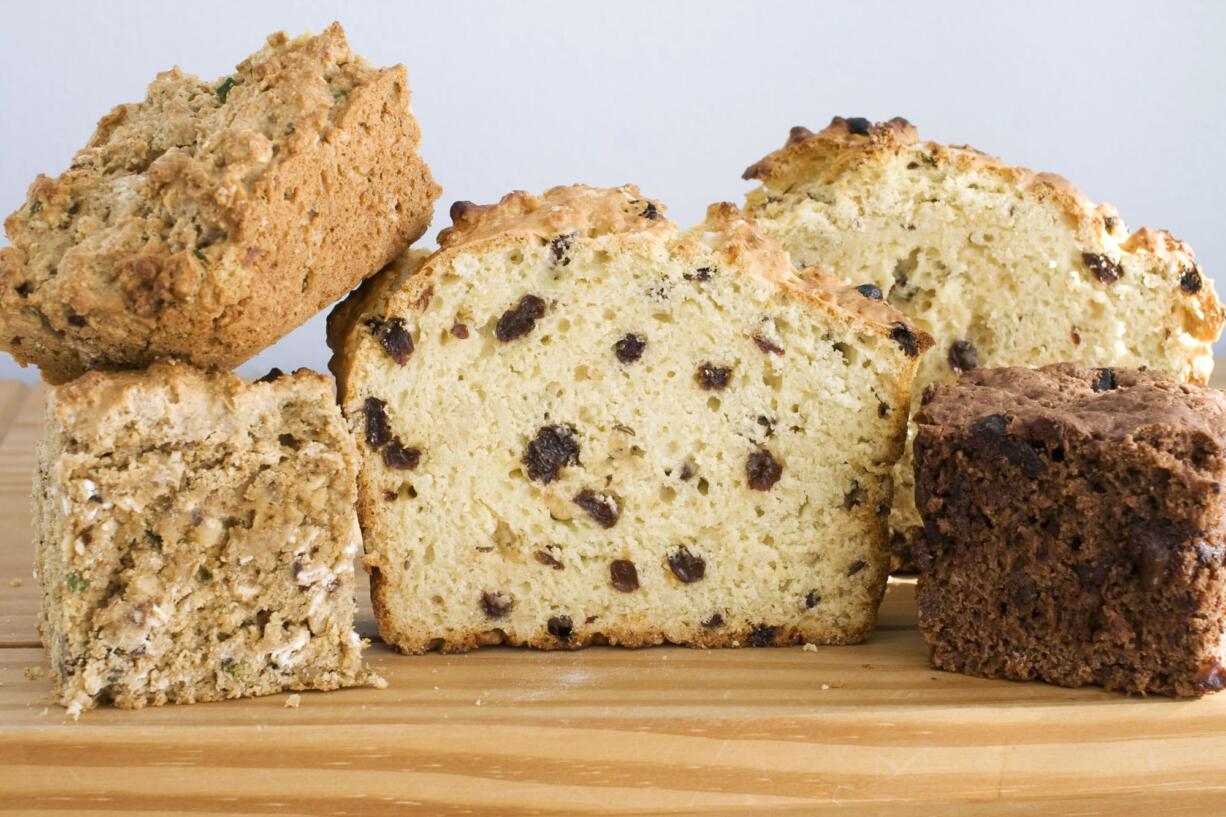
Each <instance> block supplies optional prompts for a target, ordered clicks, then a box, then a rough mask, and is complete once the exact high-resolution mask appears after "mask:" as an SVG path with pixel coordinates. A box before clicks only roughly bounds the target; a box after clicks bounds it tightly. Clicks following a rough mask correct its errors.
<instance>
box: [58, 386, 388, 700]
mask: <svg viewBox="0 0 1226 817" xmlns="http://www.w3.org/2000/svg"><path fill="white" fill-rule="evenodd" d="M356 471H357V455H356V451H355V450H354V445H353V441H352V439H351V438H350V436H349V433H348V430H347V429H346V428H345V425H344V421H343V419H342V417H341V414H340V411H339V410H338V409H337V407H336V405H335V402H334V399H333V384H332V381H331V378H327V377H323V376H321V375H318V374H315V373H314V372H308V371H306V370H302V371H299V372H297V373H295V374H293V375H282V376H281V377H279V378H277V379H275V380H274V381H271V382H258V383H253V384H251V385H247V384H245V383H243V382H242V381H241V380H240V379H239V378H237V377H235V376H234V375H231V374H228V373H226V374H223V373H214V374H205V373H202V372H200V371H198V370H196V369H194V368H192V367H190V366H188V365H186V364H182V363H172V362H165V363H157V364H155V365H154V366H152V367H151V368H150V369H149V370H148V371H147V372H120V373H102V372H91V373H89V374H87V375H85V376H84V377H82V378H79V379H78V380H75V381H73V382H72V383H69V384H68V385H64V386H60V387H58V388H56V389H54V390H52V391H51V392H50V393H49V396H48V404H47V411H46V433H45V435H44V439H43V441H42V443H41V445H40V447H39V466H38V476H37V478H36V482H35V488H34V528H35V535H36V537H37V564H36V573H37V575H38V578H39V581H40V584H41V588H42V609H41V613H40V615H39V630H40V632H41V634H42V639H43V644H44V645H45V646H46V648H47V651H48V653H49V655H50V659H51V668H52V672H53V674H54V677H55V680H56V689H57V694H58V696H59V700H60V702H61V703H63V704H64V705H65V706H67V707H68V708H69V711H70V713H72V714H73V715H74V716H75V715H77V714H79V713H80V712H81V711H82V710H85V709H89V708H92V707H93V706H94V705H95V704H96V703H99V702H110V703H113V704H115V705H116V706H120V707H123V708H139V707H142V706H145V705H146V704H152V705H159V704H165V703H192V702H195V701H215V700H221V699H225V698H237V697H242V696H248V695H268V694H271V693H274V692H280V691H283V690H288V689H297V690H301V689H337V688H339V687H348V686H357V685H363V684H375V685H378V684H380V683H382V682H381V680H380V679H379V678H378V676H376V675H375V674H374V673H372V672H371V671H370V670H369V669H367V668H366V667H365V666H364V665H363V663H362V657H361V649H362V640H361V639H360V638H359V637H358V635H357V633H356V632H354V629H353V618H354V612H355V601H354V574H353V569H354V558H355V557H356V555H357V553H358V550H359V548H360V547H361V533H360V529H359V527H358V520H357V514H356V512H355V510H354V501H355V498H356V497H355V495H356V490H357V488H356V482H355V480H356Z"/></svg>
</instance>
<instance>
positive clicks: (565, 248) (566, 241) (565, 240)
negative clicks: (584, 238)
mask: <svg viewBox="0 0 1226 817" xmlns="http://www.w3.org/2000/svg"><path fill="white" fill-rule="evenodd" d="M575 235H576V234H575V233H565V234H563V235H560V236H558V237H556V238H554V240H553V241H550V242H549V252H550V253H552V254H553V261H554V263H555V264H557V265H558V266H559V267H564V266H566V265H567V264H569V263H570V255H569V254H568V253H569V251H570V248H571V243H572V242H573V241H574V239H575Z"/></svg>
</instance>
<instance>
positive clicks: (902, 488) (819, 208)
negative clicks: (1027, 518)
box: [745, 117, 1223, 565]
mask: <svg viewBox="0 0 1226 817" xmlns="http://www.w3.org/2000/svg"><path fill="white" fill-rule="evenodd" d="M745 178H747V179H757V180H759V181H761V182H762V186H761V187H759V188H757V189H756V190H754V191H752V192H751V193H750V194H749V196H748V201H747V204H746V210H747V212H748V213H749V214H750V215H751V216H752V217H753V218H754V219H756V220H757V221H758V223H759V225H760V226H761V228H762V229H763V231H765V232H766V233H768V234H770V235H771V236H773V237H774V238H776V239H778V240H779V242H780V243H782V244H783V245H784V247H785V248H786V249H787V250H788V252H789V253H790V254H791V255H792V258H793V259H794V261H795V262H796V263H797V264H798V265H801V266H811V265H812V266H816V267H818V268H820V269H822V270H824V271H826V272H829V273H832V274H834V275H837V276H839V277H841V278H843V279H844V280H846V281H848V282H849V283H852V284H867V285H871V286H875V287H878V288H879V289H880V290H881V292H882V293H884V294H885V298H886V300H887V301H888V302H889V303H890V304H891V305H893V306H895V307H897V308H898V309H900V310H901V311H903V312H905V313H906V314H907V315H908V316H909V317H910V318H911V319H913V320H914V321H915V322H916V324H917V325H918V326H919V327H920V328H922V329H924V330H925V331H927V332H928V333H929V334H931V335H932V336H933V337H934V338H935V339H936V349H935V350H934V351H933V353H932V354H930V355H927V356H926V357H925V358H924V361H923V363H922V364H921V366H920V371H919V374H918V375H917V377H916V380H915V389H916V394H919V392H920V391H921V390H922V389H923V387H924V386H926V385H928V384H929V383H939V382H948V381H951V380H953V379H954V378H955V377H956V375H957V373H958V372H959V371H967V370H970V369H973V368H975V367H977V366H983V367H991V366H1037V365H1041V364H1046V363H1056V362H1059V361H1074V362H1082V363H1086V364H1088V365H1097V366H1148V367H1150V368H1154V369H1160V370H1163V371H1167V372H1170V373H1171V374H1173V375H1174V376H1175V377H1177V378H1178V379H1180V380H1184V381H1189V382H1196V383H1203V382H1205V381H1206V380H1207V379H1208V377H1209V373H1210V370H1211V368H1212V365H1213V359H1212V356H1211V344H1212V343H1213V341H1214V340H1216V339H1217V337H1218V333H1219V332H1220V331H1221V328H1222V318H1223V312H1222V307H1221V304H1219V303H1218V300H1217V297H1216V296H1215V295H1214V292H1213V287H1212V285H1211V284H1210V282H1209V280H1208V279H1207V278H1206V277H1205V275H1204V272H1203V271H1202V270H1201V268H1200V267H1199V266H1197V264H1196V262H1195V260H1194V258H1193V256H1192V252H1191V250H1190V249H1189V248H1188V247H1187V246H1186V245H1184V244H1183V243H1181V242H1179V241H1177V240H1176V239H1174V238H1173V237H1171V236H1170V235H1169V234H1168V233H1165V232H1162V231H1154V230H1147V229H1141V230H1139V231H1137V232H1135V233H1132V234H1130V233H1129V232H1128V230H1127V228H1126V227H1125V226H1124V223H1123V221H1122V220H1121V219H1120V217H1119V215H1118V214H1117V213H1116V212H1115V211H1114V210H1113V209H1112V208H1111V207H1109V206H1107V205H1099V206H1094V205H1093V204H1091V203H1090V202H1089V201H1087V200H1086V198H1085V196H1083V195H1082V194H1081V193H1080V192H1079V191H1078V190H1077V189H1075V188H1074V187H1073V186H1072V185H1070V184H1069V183H1068V182H1067V181H1065V180H1064V179H1062V178H1060V177H1059V176H1053V175H1051V174H1047V173H1040V174H1036V173H1032V172H1030V171H1029V170H1025V169H1022V168H1016V167H1009V166H1007V165H1005V164H1003V163H1001V162H1000V161H998V160H996V159H993V158H991V157H989V156H985V155H984V154H982V153H980V152H979V151H977V150H974V149H973V148H969V147H951V146H945V145H939V144H936V143H933V142H922V141H920V140H919V139H918V137H917V135H916V132H915V129H914V128H913V127H912V126H911V125H910V124H909V123H908V122H907V121H906V120H904V119H892V120H890V121H889V122H885V123H879V124H876V125H873V124H871V123H869V122H868V121H867V120H864V119H843V118H841V117H836V118H835V120H834V121H833V122H832V123H831V124H830V126H829V127H827V128H826V129H825V130H823V131H821V132H820V133H812V132H810V131H808V130H806V129H804V128H793V130H792V133H791V136H790V138H789V139H788V143H787V145H785V146H784V147H783V149H781V150H778V151H776V152H775V153H772V154H770V155H769V156H767V157H766V158H765V159H763V160H762V161H760V162H758V163H757V164H754V165H753V166H751V167H750V168H749V169H748V170H747V171H746V172H745ZM895 483H896V494H895V502H894V511H893V517H892V520H891V525H892V527H893V528H894V529H895V531H896V532H897V533H898V536H896V542H898V543H899V544H901V545H904V546H905V538H904V536H903V534H905V533H907V532H909V531H911V530H912V529H913V528H914V526H916V525H918V524H919V518H918V516H917V515H916V511H915V504H914V499H913V496H912V481H911V458H910V455H909V454H907V455H906V456H904V458H903V459H902V460H901V461H900V462H899V465H898V470H897V472H896V474H895ZM906 561H909V559H908V558H907V556H906V553H905V547H904V548H902V549H900V553H899V565H901V564H902V563H903V562H906Z"/></svg>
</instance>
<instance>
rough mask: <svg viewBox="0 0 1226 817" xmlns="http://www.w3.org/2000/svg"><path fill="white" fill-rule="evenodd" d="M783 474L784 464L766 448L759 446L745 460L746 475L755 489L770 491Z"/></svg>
mask: <svg viewBox="0 0 1226 817" xmlns="http://www.w3.org/2000/svg"><path fill="white" fill-rule="evenodd" d="M782 476H783V466H782V465H780V464H779V462H778V461H777V460H776V459H775V456H774V455H773V454H771V452H769V451H767V450H766V449H765V448H759V449H758V450H757V451H754V452H753V453H752V454H750V455H749V458H748V459H746V460H745V477H746V479H748V480H749V487H750V488H753V489H754V490H755V491H769V490H770V489H771V488H773V487H774V485H775V483H776V482H778V481H779V478H780V477H782Z"/></svg>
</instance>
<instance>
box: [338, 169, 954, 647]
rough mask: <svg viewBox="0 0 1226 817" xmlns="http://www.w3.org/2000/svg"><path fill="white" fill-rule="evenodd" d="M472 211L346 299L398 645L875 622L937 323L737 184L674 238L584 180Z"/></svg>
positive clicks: (729, 637) (628, 640)
mask: <svg viewBox="0 0 1226 817" xmlns="http://www.w3.org/2000/svg"><path fill="white" fill-rule="evenodd" d="M452 218H453V220H454V222H455V224H454V226H453V227H452V228H450V229H448V230H445V231H444V232H443V233H442V234H441V235H440V237H439V242H440V244H441V249H440V250H439V251H438V252H437V253H435V254H434V255H431V256H429V257H426V256H425V255H424V254H421V253H410V254H408V255H406V256H405V257H404V258H401V259H400V260H399V261H397V262H396V263H395V264H393V265H392V266H391V267H390V268H389V269H388V270H386V271H384V272H383V273H381V274H380V275H379V276H377V277H376V278H374V279H371V280H370V281H368V282H367V283H366V284H365V285H364V286H363V288H362V289H361V290H359V291H357V292H355V293H354V294H353V295H352V296H351V297H350V298H349V299H348V300H347V301H345V302H344V303H343V304H342V305H341V306H340V307H338V308H337V310H336V311H334V312H333V314H332V316H331V318H330V321H329V340H330V344H331V345H332V348H333V350H334V357H333V362H332V366H333V370H334V371H335V372H336V374H337V376H338V382H339V388H340V399H341V402H342V405H343V407H344V410H345V412H346V415H347V417H348V419H349V423H350V427H351V429H352V431H353V433H354V434H355V435H356V437H357V438H358V441H359V442H358V447H359V451H360V454H361V457H362V461H363V464H362V469H361V474H360V480H359V484H360V491H359V495H360V500H359V512H360V516H361V519H362V523H363V532H364V535H365V543H366V553H367V555H366V563H367V565H368V566H369V567H370V570H371V581H372V596H373V600H374V607H375V611H376V615H377V618H378V621H379V628H380V632H381V633H382V635H383V637H384V639H385V640H386V641H387V642H388V643H390V644H393V645H395V646H396V647H398V648H399V649H401V650H404V651H407V652H420V651H423V650H427V649H442V650H449V651H450V650H466V649H470V648H473V647H476V646H478V645H482V644H493V643H500V642H506V643H510V644H520V645H522V644H526V645H531V646H534V647H543V648H550V649H565V648H573V647H578V646H582V645H585V644H591V643H605V642H607V643H612V644H623V645H645V644H656V643H660V642H662V641H669V642H675V643H682V644H690V645H696V646H735V645H753V646H764V645H768V644H790V643H798V642H805V641H807V642H814V643H819V642H821V643H847V642H853V641H858V640H860V639H863V638H864V637H865V636H866V635H867V634H868V633H869V632H870V631H871V629H872V627H873V624H874V620H875V616H876V609H877V604H878V601H879V599H880V596H881V593H882V590H883V587H884V582H885V579H886V573H887V568H888V557H887V547H886V538H885V537H886V516H885V513H886V508H887V506H888V502H889V491H890V476H889V475H890V470H891V467H892V465H893V463H894V461H895V460H896V459H897V457H898V456H899V454H900V452H901V450H902V443H903V434H904V429H905V423H906V416H907V410H908V396H909V394H910V386H911V377H912V375H913V372H914V369H915V367H916V364H917V363H918V360H919V356H920V354H921V353H922V352H923V351H924V350H925V349H926V348H927V346H928V345H929V343H930V341H929V340H928V338H927V336H926V335H924V334H923V333H922V332H919V331H916V330H914V329H913V328H912V327H911V325H910V324H908V323H907V322H906V320H905V319H904V318H903V317H902V316H901V315H900V314H899V313H898V312H896V311H895V310H893V309H891V308H889V307H887V306H886V305H884V304H882V303H881V302H879V301H876V300H873V299H871V298H868V297H866V296H865V295H863V294H861V293H860V292H858V291H856V290H855V289H853V288H851V287H847V286H844V285H842V284H839V283H837V282H836V281H834V280H833V279H831V278H828V277H825V276H821V275H816V274H815V275H813V276H811V277H810V278H809V279H807V280H802V279H801V278H799V277H797V276H796V274H795V273H794V272H793V270H792V266H791V263H790V261H789V260H788V258H787V256H786V254H784V253H783V251H782V250H781V249H780V248H779V246H778V245H777V244H775V243H774V242H773V241H771V240H769V239H767V238H765V237H763V236H762V235H761V234H759V233H758V231H757V230H756V229H755V228H754V227H753V226H752V225H751V224H750V223H748V222H747V221H746V220H745V219H744V218H742V216H741V214H740V212H739V211H738V210H737V208H736V207H734V206H732V205H715V206H713V207H712V208H711V209H710V211H709V212H708V216H707V220H706V222H705V223H703V224H701V225H699V226H698V227H696V228H694V229H693V230H691V231H689V232H686V233H679V232H678V231H677V228H676V227H675V226H674V225H673V224H672V223H671V222H669V221H668V220H667V219H665V217H664V209H663V207H662V206H661V205H660V204H659V203H657V202H654V201H651V200H649V199H646V198H643V197H642V196H641V195H640V194H639V192H638V191H637V190H636V189H635V188H633V187H624V188H620V189H611V190H604V189H594V188H588V187H582V186H577V187H569V188H555V189H553V190H550V191H548V192H547V193H545V194H544V195H543V196H542V197H537V196H532V195H528V194H525V193H512V194H510V195H508V196H507V197H505V198H504V199H503V200H502V202H501V203H499V204H497V205H493V206H487V207H478V206H475V205H472V204H468V203H465V202H461V203H458V204H456V205H455V206H454V207H453V208H452Z"/></svg>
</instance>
